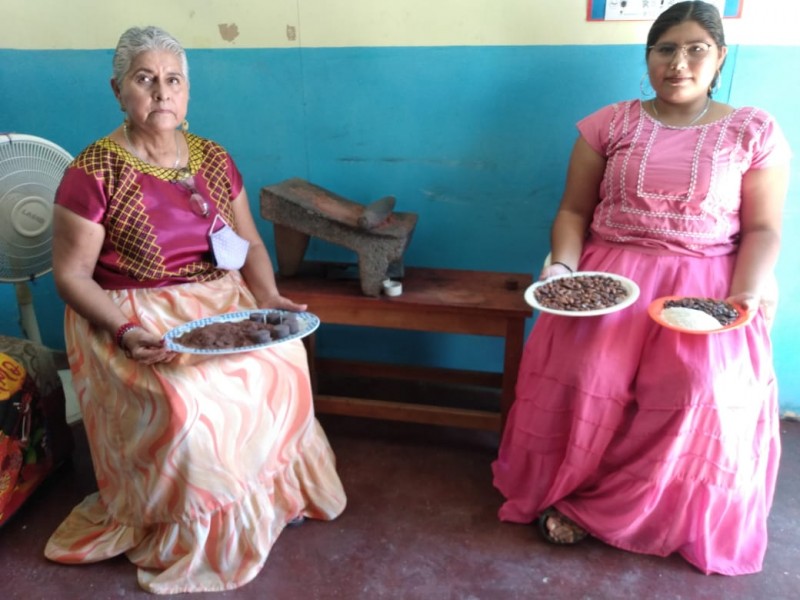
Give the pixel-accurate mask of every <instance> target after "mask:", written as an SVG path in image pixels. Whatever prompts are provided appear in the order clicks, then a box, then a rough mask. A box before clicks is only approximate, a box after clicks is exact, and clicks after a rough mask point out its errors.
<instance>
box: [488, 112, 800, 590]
mask: <svg viewBox="0 0 800 600" xmlns="http://www.w3.org/2000/svg"><path fill="white" fill-rule="evenodd" d="M578 127H579V130H580V133H581V135H582V136H583V138H584V139H585V140H586V141H587V142H588V143H589V144H590V145H591V146H592V147H593V148H594V149H596V150H597V151H598V152H600V153H601V154H603V155H604V156H605V157H606V158H607V165H606V172H605V176H604V179H603V182H602V184H601V190H600V202H599V204H598V206H597V208H596V210H595V213H594V218H593V222H592V225H591V231H590V235H589V238H588V240H587V242H586V244H585V248H584V252H583V255H582V257H581V260H580V269H581V270H590V271H606V272H611V273H618V274H621V275H625V276H627V277H630V278H631V279H633V280H634V281H636V282H637V284H638V285H639V287H640V289H641V295H640V297H639V299H638V300H637V302H636V303H635V304H634V305H633V306H631V307H630V308H627V309H625V310H623V311H620V312H617V313H612V314H609V315H604V316H599V317H588V318H565V317H560V316H553V315H548V314H541V315H539V317H538V318H537V320H536V323H535V325H534V328H533V331H532V332H531V335H530V338H529V339H528V342H527V344H526V348H525V353H524V357H523V360H522V364H521V366H520V373H519V381H518V385H517V397H516V402H515V404H514V406H513V407H512V410H511V412H510V416H509V421H508V424H507V429H506V433H505V435H504V437H503V440H502V444H501V448H500V451H499V456H498V458H497V460H496V461H495V462H494V464H493V472H494V482H495V485H496V487H497V488H498V489H499V490H500V491H501V492H502V493H503V495H504V496H505V498H506V501H505V502H504V504H503V505H502V507H501V509H500V513H499V514H500V518H501V519H502V520H504V521H512V522H517V523H529V522H531V521H533V520H535V519H536V518H537V517H538V516H539V515H540V514H541V512H542V511H543V510H544V509H546V508H547V507H550V506H554V507H555V508H556V509H557V510H559V511H560V512H561V513H563V514H564V515H566V516H568V517H569V518H571V519H573V520H575V521H576V522H577V523H578V524H580V525H581V526H583V527H584V528H585V529H586V530H588V531H589V533H590V534H591V535H593V536H595V537H597V538H599V539H601V540H603V541H604V542H606V543H608V544H610V545H613V546H616V547H619V548H622V549H625V550H630V551H633V552H641V553H645V554H654V555H659V556H666V555H669V554H672V553H674V552H678V553H679V554H680V555H681V556H683V557H684V558H685V559H686V560H687V561H689V562H690V563H691V564H693V565H695V566H696V567H697V568H698V569H700V570H701V571H703V572H704V573H722V574H727V575H736V574H745V573H754V572H757V571H759V570H760V569H761V566H762V562H763V558H764V553H765V550H766V544H767V527H766V524H767V515H768V513H769V510H770V506H771V503H772V498H773V492H774V489H775V479H776V474H777V468H778V461H779V456H780V442H779V432H778V405H777V386H776V381H775V374H774V371H773V367H772V354H771V352H772V350H771V345H770V338H769V332H768V329H767V325H766V323H765V320H764V317H763V315H762V314H760V313H759V315H757V316H756V318H755V319H754V320H753V321H752V322H751V323H750V324H749V325H748V326H746V327H743V328H739V329H736V330H733V331H729V332H725V333H721V334H714V335H691V334H681V333H678V332H675V331H672V330H669V329H666V328H663V327H661V326H659V325H658V324H656V323H655V322H654V321H652V320H651V319H650V318H649V317H648V315H647V306H648V304H649V303H650V302H651V301H652V300H654V299H656V298H658V297H661V296H667V295H674V294H680V295H691V296H708V297H715V298H721V297H726V296H727V295H728V291H729V286H730V281H731V276H732V271H733V268H734V261H735V258H736V254H735V253H736V249H737V243H738V233H739V212H738V211H739V204H740V188H741V178H742V174H743V173H744V172H745V171H746V170H748V169H759V168H766V167H769V166H774V165H778V164H785V163H786V162H787V161H788V160H789V154H790V152H789V148H788V145H787V144H786V141H785V139H784V137H783V135H782V133H781V132H780V130H779V128H778V126H777V124H776V123H775V121H774V120H773V119H772V118H771V117H770V116H769V115H768V114H766V113H765V112H763V111H761V110H758V109H754V108H741V109H737V110H736V111H734V112H733V113H732V114H730V115H729V116H727V117H725V118H723V119H721V120H719V121H716V122H714V123H710V124H707V125H698V126H693V127H684V128H673V127H667V126H664V125H663V124H661V123H659V122H658V121H656V120H655V119H653V118H651V117H650V116H649V115H647V113H645V112H644V111H643V110H642V108H641V104H640V103H639V101H638V100H635V101H629V102H624V103H618V104H614V105H611V106H607V107H605V108H603V109H601V110H599V111H598V112H596V113H594V114H592V115H590V116H589V117H587V118H586V119H584V120H583V121H581V122H580V123H579V125H578Z"/></svg>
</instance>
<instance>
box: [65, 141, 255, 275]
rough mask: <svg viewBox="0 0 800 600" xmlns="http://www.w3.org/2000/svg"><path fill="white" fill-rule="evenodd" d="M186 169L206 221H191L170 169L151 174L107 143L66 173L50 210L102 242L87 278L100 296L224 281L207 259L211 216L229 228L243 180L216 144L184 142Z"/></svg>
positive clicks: (185, 196)
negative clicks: (98, 232)
mask: <svg viewBox="0 0 800 600" xmlns="http://www.w3.org/2000/svg"><path fill="white" fill-rule="evenodd" d="M186 140H187V142H188V144H189V165H188V169H189V171H190V172H191V173H192V174H193V176H194V185H195V190H196V191H197V192H198V193H200V195H201V196H202V197H203V198H204V199H205V200H206V201H207V203H208V205H209V208H210V211H209V214H208V216H207V217H203V216H202V215H198V214H195V212H194V211H193V210H192V205H191V203H190V200H189V199H190V196H191V193H192V191H191V190H189V189H187V188H186V187H185V186H183V185H180V184H178V183H176V181H177V180H178V179H180V178H182V177H184V176H185V175H186V173H185V172H183V171H180V170H177V169H165V168H160V167H155V166H153V165H150V164H148V163H146V162H143V161H141V160H139V159H138V158H136V157H135V156H134V155H133V154H131V153H130V152H128V151H127V150H126V149H124V148H123V147H121V146H120V145H118V144H117V143H116V142H114V141H112V140H111V139H109V138H102V139H100V140H98V141H96V142H94V143H93V144H91V145H90V146H88V147H87V148H86V149H85V150H83V151H82V152H81V153H80V154H79V155H78V156H77V157H75V159H74V160H73V161H72V163H71V164H70V165H69V167H68V168H67V170H66V172H65V174H64V177H63V179H62V181H61V183H60V185H59V187H58V190H57V191H56V197H55V202H56V204H58V205H60V206H63V207H65V208H68V209H69V210H71V211H73V212H75V213H76V214H78V215H80V216H81V217H83V218H85V219H88V220H90V221H92V222H94V223H100V224H102V225H103V226H104V227H105V229H106V237H105V241H104V243H103V247H102V250H101V252H100V256H99V258H98V261H97V266H96V267H95V272H94V278H95V280H96V281H97V282H98V283H99V284H100V286H101V287H103V288H105V289H128V288H140V287H159V286H164V285H172V284H176V283H188V282H193V281H210V280H214V279H219V278H220V277H222V276H224V274H225V271H221V270H219V269H217V268H216V267H215V266H214V264H213V262H212V258H211V255H210V248H209V242H208V233H209V228H210V226H211V223H212V221H213V218H214V215H216V214H217V213H220V214H222V216H223V217H224V218H225V220H226V221H227V222H228V223H229V224H230V225H231V226H232V227H234V228H235V222H234V218H233V211H232V207H231V202H232V200H233V199H234V198H236V197H237V196H238V195H239V193H240V192H241V191H242V187H243V183H242V176H241V174H240V173H239V170H238V169H237V168H236V165H235V164H234V162H233V159H232V158H231V157H230V155H229V154H228V153H227V152H226V151H225V150H224V149H223V148H222V147H221V146H219V145H218V144H216V143H214V142H211V141H209V140H206V139H203V138H200V137H198V136H196V135H192V134H188V133H187V134H186Z"/></svg>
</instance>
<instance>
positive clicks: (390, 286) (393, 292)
mask: <svg viewBox="0 0 800 600" xmlns="http://www.w3.org/2000/svg"><path fill="white" fill-rule="evenodd" d="M383 293H384V295H386V296H399V295H400V294H402V293H403V284H402V283H400V282H399V281H393V280H392V279H384V280H383Z"/></svg>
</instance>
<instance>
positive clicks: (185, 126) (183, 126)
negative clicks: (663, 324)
mask: <svg viewBox="0 0 800 600" xmlns="http://www.w3.org/2000/svg"><path fill="white" fill-rule="evenodd" d="M181 129H182V130H183V131H189V121H187V120H186V119H184V120H183V123H181Z"/></svg>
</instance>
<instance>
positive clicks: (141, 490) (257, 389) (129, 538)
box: [45, 273, 345, 594]
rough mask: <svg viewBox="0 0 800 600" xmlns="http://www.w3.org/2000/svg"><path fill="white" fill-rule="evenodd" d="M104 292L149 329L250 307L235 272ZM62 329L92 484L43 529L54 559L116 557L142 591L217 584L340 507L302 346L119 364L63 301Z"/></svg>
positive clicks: (236, 579) (234, 580)
mask: <svg viewBox="0 0 800 600" xmlns="http://www.w3.org/2000/svg"><path fill="white" fill-rule="evenodd" d="M109 296H110V297H111V298H112V299H113V300H114V301H115V302H116V304H117V305H118V306H119V307H120V308H121V309H122V311H123V313H125V314H126V315H127V316H128V317H129V318H130V319H131V320H135V321H139V322H141V323H142V324H144V325H145V326H146V327H147V328H148V329H149V330H150V331H153V332H160V333H165V332H167V331H168V330H169V329H171V328H173V327H175V326H177V325H180V324H182V323H185V322H187V321H191V320H194V319H198V318H201V317H206V316H211V315H215V314H221V313H225V312H231V311H235V310H243V309H248V308H256V305H255V300H254V298H253V297H252V295H251V294H250V292H249V291H248V290H247V288H246V287H245V286H244V285H243V284H242V280H241V276H240V275H239V274H238V273H230V274H228V275H227V276H226V277H225V278H223V279H220V280H218V281H213V282H208V283H191V284H182V285H175V286H169V287H163V288H151V289H138V290H120V291H112V292H109ZM65 328H66V339H67V351H68V354H69V362H70V368H71V370H72V378H73V383H74V385H75V389H76V393H77V396H78V401H79V403H80V407H81V411H82V413H83V422H84V426H85V428H86V433H87V437H88V440H89V445H90V449H91V453H92V460H93V464H94V469H95V475H96V477H97V484H98V488H99V490H98V492H97V493H95V494H92V495H90V496H89V497H87V498H86V499H85V500H84V501H83V503H81V504H80V505H78V506H77V507H76V508H75V509H74V510H73V511H72V513H70V515H69V516H68V517H67V518H66V520H65V521H64V522H63V523H62V524H61V525H60V526H59V528H58V529H57V530H56V532H55V533H54V534H53V535H52V537H51V538H50V540H49V542H48V544H47V547H46V549H45V555H46V556H47V557H48V558H50V559H51V560H54V561H58V562H63V563H88V562H95V561H99V560H103V559H106V558H110V557H112V556H116V555H118V554H122V553H125V554H126V555H127V557H128V558H129V559H130V560H131V561H132V562H133V563H134V564H136V565H137V566H138V567H139V571H138V577H139V584H140V585H141V586H142V587H143V588H144V589H146V590H147V591H150V592H153V593H157V594H177V593H181V592H208V591H220V590H227V589H232V588H236V587H239V586H241V585H243V584H245V583H247V582H248V581H250V580H251V579H253V578H254V577H255V576H256V575H257V574H258V573H259V571H260V570H261V568H262V567H263V565H264V561H265V560H266V558H267V556H268V554H269V551H270V549H271V548H272V545H273V544H274V543H275V541H276V540H277V538H278V535H279V534H280V532H281V531H282V530H283V528H284V527H285V526H286V524H287V523H288V522H289V521H290V520H292V519H294V518H295V517H298V516H306V517H311V518H315V519H325V520H328V519H333V518H335V517H336V516H337V515H339V514H340V513H341V512H342V510H343V509H344V506H345V494H344V491H343V489H342V484H341V482H340V480H339V477H338V475H337V473H336V467H335V458H334V455H333V452H332V450H331V448H330V446H329V445H328V440H327V439H326V437H325V434H324V433H323V431H322V429H321V428H320V426H319V424H318V423H317V421H316V419H315V417H314V408H313V402H312V395H311V388H310V384H309V376H308V365H307V359H306V352H305V348H304V346H303V343H302V342H301V341H299V340H295V341H291V342H287V343H284V344H281V345H278V346H275V347H274V348H271V349H265V350H259V351H255V352H247V353H241V354H226V355H181V356H180V357H178V359H176V360H174V361H173V362H171V363H168V364H161V365H156V366H153V367H151V366H145V365H140V364H139V363H137V362H135V361H132V360H129V359H127V358H125V355H124V354H123V353H122V352H121V351H120V350H119V349H118V348H117V347H116V346H115V344H114V341H113V339H112V336H110V335H109V334H108V333H107V332H105V331H98V330H96V329H95V328H94V327H93V326H92V325H91V324H90V323H88V322H87V321H86V320H85V319H83V318H81V317H79V316H78V315H77V314H76V313H75V312H74V311H72V310H70V309H67V313H66V322H65Z"/></svg>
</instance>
